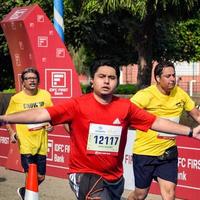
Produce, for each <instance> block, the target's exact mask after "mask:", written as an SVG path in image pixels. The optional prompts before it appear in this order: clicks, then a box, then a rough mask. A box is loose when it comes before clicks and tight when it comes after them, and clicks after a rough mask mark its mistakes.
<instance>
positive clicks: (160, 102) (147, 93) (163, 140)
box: [130, 85, 195, 156]
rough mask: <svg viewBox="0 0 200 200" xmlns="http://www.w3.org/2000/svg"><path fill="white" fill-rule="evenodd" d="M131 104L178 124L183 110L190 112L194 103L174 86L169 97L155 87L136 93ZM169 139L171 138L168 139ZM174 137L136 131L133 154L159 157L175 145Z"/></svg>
mask: <svg viewBox="0 0 200 200" xmlns="http://www.w3.org/2000/svg"><path fill="white" fill-rule="evenodd" d="M130 100H131V102H133V103H135V104H136V105H138V106H139V107H140V108H143V109H145V110H146V111H148V112H150V113H153V114H154V115H156V116H159V117H162V118H167V119H170V120H173V121H176V122H179V119H180V116H181V114H182V112H183V110H186V111H191V110H192V109H193V108H194V107H195V103H194V101H193V100H192V99H191V98H190V97H189V95H188V94H187V93H186V92H185V91H184V90H182V89H181V88H180V87H178V86H175V87H174V89H173V90H172V91H171V93H170V95H169V96H168V95H164V94H162V93H161V92H160V91H159V90H158V88H157V87H156V85H152V86H149V87H147V88H145V89H143V90H140V91H138V92H137V93H136V94H135V95H134V96H133V97H132V98H131V99H130ZM170 137H171V138H170ZM175 144H176V140H175V136H174V138H172V135H170V134H166V133H159V132H156V131H153V130H149V131H148V132H142V131H139V130H136V139H135V143H134V146H133V153H135V154H140V155H150V156H159V155H162V154H163V153H164V151H165V150H166V149H167V148H169V147H171V146H173V145H175Z"/></svg>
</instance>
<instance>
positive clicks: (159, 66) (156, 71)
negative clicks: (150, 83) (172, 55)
mask: <svg viewBox="0 0 200 200" xmlns="http://www.w3.org/2000/svg"><path fill="white" fill-rule="evenodd" d="M166 67H172V68H174V71H175V67H174V64H173V63H172V62H170V61H161V62H159V63H158V64H157V65H156V67H155V69H154V78H155V80H156V77H157V76H159V77H161V74H162V72H163V68H166Z"/></svg>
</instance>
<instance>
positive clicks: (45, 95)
mask: <svg viewBox="0 0 200 200" xmlns="http://www.w3.org/2000/svg"><path fill="white" fill-rule="evenodd" d="M51 105H52V101H51V95H50V93H49V92H47V91H46V90H42V89H38V92H37V94H36V95H33V96H29V95H27V94H26V93H25V92H24V91H21V92H19V93H17V94H16V95H14V96H12V97H11V100H10V103H9V106H8V108H7V111H6V114H10V113H13V112H19V111H23V110H28V109H32V108H37V107H48V106H51ZM34 126H35V128H34ZM16 131H17V136H18V138H19V149H20V153H21V154H32V155H35V154H41V155H46V154H47V144H48V141H47V132H46V131H45V128H44V126H43V127H40V128H39V127H38V125H29V124H16Z"/></svg>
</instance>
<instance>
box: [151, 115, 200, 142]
mask: <svg viewBox="0 0 200 200" xmlns="http://www.w3.org/2000/svg"><path fill="white" fill-rule="evenodd" d="M151 129H153V130H155V131H161V132H166V133H171V134H177V135H184V136H189V135H190V136H193V137H194V138H196V139H199V140H200V125H199V126H197V127H195V128H190V127H188V126H185V125H182V124H178V123H176V122H173V121H170V120H167V119H163V118H159V117H158V118H157V119H156V120H155V121H154V123H153V124H152V126H151Z"/></svg>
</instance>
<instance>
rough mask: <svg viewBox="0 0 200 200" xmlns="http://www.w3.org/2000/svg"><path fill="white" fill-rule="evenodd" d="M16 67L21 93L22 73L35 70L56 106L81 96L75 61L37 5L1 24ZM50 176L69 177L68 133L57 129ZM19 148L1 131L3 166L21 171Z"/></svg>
mask: <svg viewBox="0 0 200 200" xmlns="http://www.w3.org/2000/svg"><path fill="white" fill-rule="evenodd" d="M1 26H2V29H3V32H4V34H5V37H6V39H7V42H8V46H9V51H10V55H11V59H12V64H13V71H14V77H15V87H16V91H17V92H18V91H20V90H21V81H20V78H21V72H22V71H23V70H24V68H26V67H35V68H37V70H38V71H39V73H40V77H41V80H40V88H43V89H46V90H47V91H49V92H50V94H51V95H52V99H53V102H54V104H57V103H59V102H62V101H64V100H66V99H67V98H71V97H75V96H79V95H81V88H80V83H79V80H78V75H77V73H76V70H75V67H74V64H73V62H72V59H71V57H70V55H69V52H68V51H67V48H66V47H65V45H64V43H63V41H62V40H61V38H60V37H59V35H58V33H57V31H56V29H55V28H54V26H53V24H52V23H51V22H50V20H49V19H48V17H47V16H46V14H45V13H44V12H43V11H42V9H41V8H40V7H39V6H38V5H37V4H35V5H32V6H26V7H16V8H14V9H12V10H11V12H10V13H8V14H7V15H6V16H5V17H4V19H3V20H2V21H1ZM48 139H49V140H48V158H47V174H48V175H53V176H58V177H63V178H65V177H66V174H67V169H68V154H69V150H70V144H69V140H70V137H69V135H68V133H67V132H66V131H65V130H64V128H63V126H62V125H61V126H56V127H55V130H54V131H53V132H51V133H49V138H48ZM19 164H20V156H19V153H18V145H17V144H11V145H10V149H9V136H8V133H7V131H6V130H5V129H1V130H0V165H2V166H6V167H7V168H9V169H14V170H21V169H22V168H21V166H20V165H19Z"/></svg>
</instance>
